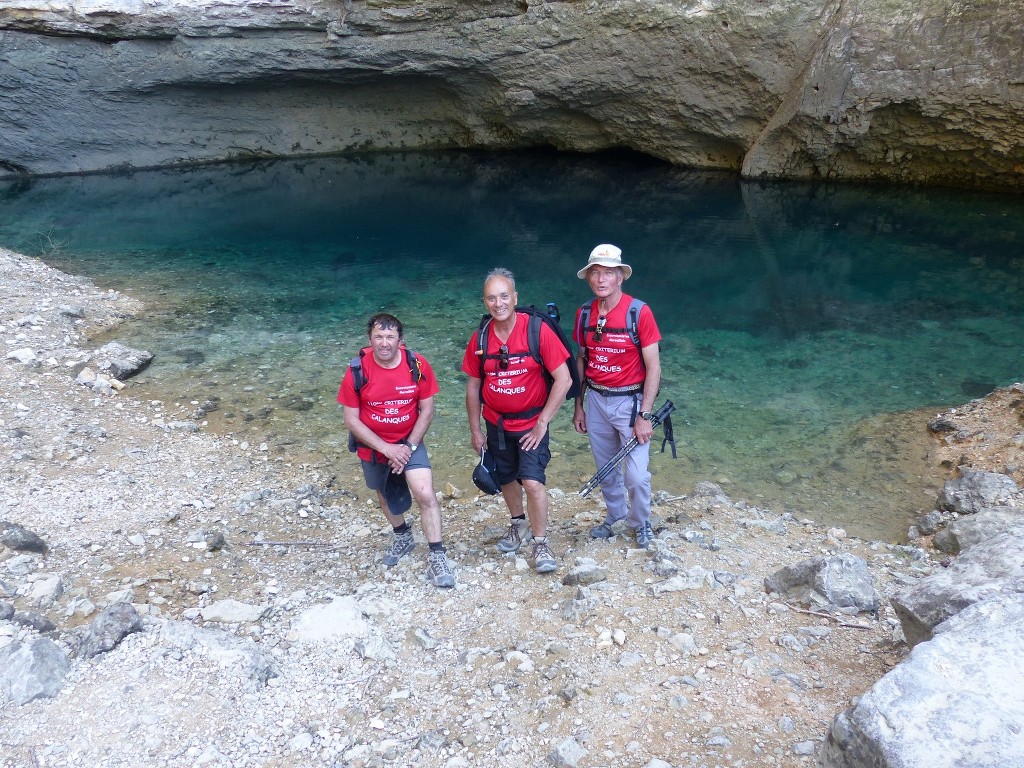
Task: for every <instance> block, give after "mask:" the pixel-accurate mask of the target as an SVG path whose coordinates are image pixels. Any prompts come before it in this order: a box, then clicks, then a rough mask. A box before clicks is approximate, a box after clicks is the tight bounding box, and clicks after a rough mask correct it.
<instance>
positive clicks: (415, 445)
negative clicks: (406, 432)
mask: <svg viewBox="0 0 1024 768" xmlns="http://www.w3.org/2000/svg"><path fill="white" fill-rule="evenodd" d="M406 445H408V446H409V453H416V449H417V448H419V447H420V446H419V443H406Z"/></svg>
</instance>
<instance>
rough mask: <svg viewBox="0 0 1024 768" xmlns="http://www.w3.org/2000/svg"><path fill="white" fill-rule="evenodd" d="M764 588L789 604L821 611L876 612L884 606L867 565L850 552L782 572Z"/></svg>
mask: <svg viewBox="0 0 1024 768" xmlns="http://www.w3.org/2000/svg"><path fill="white" fill-rule="evenodd" d="M764 588H765V590H766V591H768V592H775V593H777V594H779V595H781V596H783V597H784V598H786V599H787V600H793V601H795V602H799V603H804V604H806V605H811V606H814V607H821V608H856V609H857V610H859V611H870V612H875V611H877V610H878V608H879V605H880V604H881V598H880V597H879V595H878V592H877V591H876V590H875V587H874V581H873V579H872V577H871V572H870V571H869V570H868V565H867V563H866V562H865V561H864V559H863V558H860V557H857V556H856V555H852V554H850V553H848V552H844V553H842V554H840V555H833V556H832V557H812V558H808V559H807V560H802V561H801V562H799V563H796V564H795V565H790V566H786V567H785V568H781V569H779V570H778V571H776V572H775V573H773V574H772V575H771V576H768V577H767V578H766V579H765V580H764Z"/></svg>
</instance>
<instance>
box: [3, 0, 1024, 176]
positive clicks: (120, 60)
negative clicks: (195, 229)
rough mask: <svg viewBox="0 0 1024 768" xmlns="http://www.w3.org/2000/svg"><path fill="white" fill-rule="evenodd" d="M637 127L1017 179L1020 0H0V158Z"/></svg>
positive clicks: (595, 132) (892, 169)
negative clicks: (453, 0)
mask: <svg viewBox="0 0 1024 768" xmlns="http://www.w3.org/2000/svg"><path fill="white" fill-rule="evenodd" d="M541 145H550V146H554V147H558V148H562V149H573V150H584V151H589V150H597V149H604V148H612V147H623V148H631V149H635V150H637V151H640V152H644V153H648V154H651V155H654V156H657V157H660V158H664V159H666V160H669V161H671V162H674V163H679V164H685V165H690V166H698V167H709V168H727V169H735V170H742V172H743V173H744V174H745V175H746V176H748V177H793V178H813V177H829V178H870V179H883V180H898V181H910V182H931V183H945V184H953V185H973V186H991V187H1002V188H1013V189H1024V14H1022V13H1021V11H1020V7H1019V2H1018V0H986V2H984V3H971V2H967V1H966V0H965V1H963V2H959V1H956V0H607V1H599V0H581V1H578V2H542V0H520V1H518V2H515V1H513V0H491V1H488V2H485V1H483V0H476V1H473V0H463V1H462V2H451V1H450V0H446V1H442V0H427V1H425V2H406V1H404V0H391V1H390V2H387V1H386V0H305V1H303V0H263V1H262V2H253V1H248V2H246V1H244V0H220V2H216V1H215V0H206V1H205V2H186V1H185V0H63V1H61V0H4V2H3V3H2V4H0V174H7V175H11V174H17V173H63V172H76V171H90V170H100V169H108V168H117V167H126V168H131V167H144V166H154V165H167V164H176V163H191V162H201V161H210V160H219V159H225V158H233V157H245V156H272V155H302V154H315V153H328V152H339V151H345V150H358V149H387V148H440V147H482V148H494V149H499V148H514V147H526V146H541Z"/></svg>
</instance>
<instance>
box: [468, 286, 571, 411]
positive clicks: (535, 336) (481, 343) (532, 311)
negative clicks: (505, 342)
mask: <svg viewBox="0 0 1024 768" xmlns="http://www.w3.org/2000/svg"><path fill="white" fill-rule="evenodd" d="M556 311H557V310H556ZM516 312H520V313H522V314H524V315H529V317H530V320H529V325H528V326H527V328H526V339H527V343H528V344H529V347H530V348H529V350H527V351H528V352H529V354H530V357H532V358H533V359H534V360H536V361H537V363H539V364H540V367H541V370H542V371H543V372H544V380H545V381H546V382H547V386H548V391H551V386H552V384H554V381H555V380H554V379H553V378H552V376H551V374H550V373H548V369H547V368H545V367H544V360H543V358H541V355H540V329H541V325H542V324H543V325H547V326H548V328H550V329H551V330H552V331H554V332H555V335H556V336H557V337H558V340H559V341H560V342H561V343H562V347H563V348H564V349H565V364H566V366H568V368H569V376H570V377H571V378H572V383H571V384H570V386H569V391H568V392H566V394H565V399H566V400H575V399H576V398H577V397H579V394H580V372H579V370H578V369H577V368H576V359H575V357H574V356H573V354H572V342H571V341H569V339H568V338H567V337H566V335H565V331H563V330H562V326H561V325H560V324H559V322H558V320H557V319H556V318H555V317H552V316H551V315H549V314H548V313H547V312H542V311H541V310H539V309H537V308H536V307H535V306H533V305H532V304H531V305H530V306H528V307H516ZM491 321H492V318H491V316H490V315H484V316H483V317H482V318H481V319H480V327H479V328H478V329H477V333H476V343H477V350H476V354H477V357H479V358H480V395H481V397H480V399H481V400H483V388H484V361H485V360H488V359H490V360H495V359H497V358H498V357H499V355H488V354H487V331H488V329H489V328H490V326H491ZM508 354H509V355H511V356H512V357H517V356H519V355H520V354H522V353H521V352H518V351H510V352H509V353H508ZM537 412H538V413H539V412H540V411H539V410H538V411H537ZM520 418H528V417H526V416H522V417H520Z"/></svg>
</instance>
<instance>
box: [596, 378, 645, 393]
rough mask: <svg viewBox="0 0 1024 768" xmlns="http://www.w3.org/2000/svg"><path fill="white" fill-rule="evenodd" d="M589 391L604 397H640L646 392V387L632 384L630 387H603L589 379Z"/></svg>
mask: <svg viewBox="0 0 1024 768" xmlns="http://www.w3.org/2000/svg"><path fill="white" fill-rule="evenodd" d="M587 389H592V390H594V391H595V392H597V394H599V395H601V396H602V397H625V396H627V395H638V394H640V393H641V392H643V391H644V385H643V384H642V383H641V384H630V385H629V386H628V387H602V386H601V385H600V384H594V382H592V381H591V380H590V379H587Z"/></svg>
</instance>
